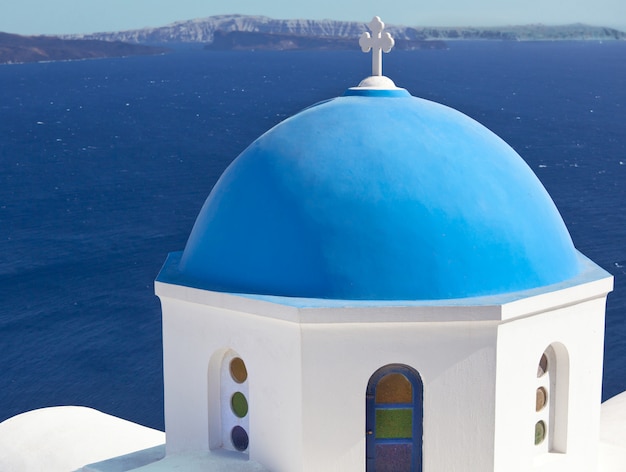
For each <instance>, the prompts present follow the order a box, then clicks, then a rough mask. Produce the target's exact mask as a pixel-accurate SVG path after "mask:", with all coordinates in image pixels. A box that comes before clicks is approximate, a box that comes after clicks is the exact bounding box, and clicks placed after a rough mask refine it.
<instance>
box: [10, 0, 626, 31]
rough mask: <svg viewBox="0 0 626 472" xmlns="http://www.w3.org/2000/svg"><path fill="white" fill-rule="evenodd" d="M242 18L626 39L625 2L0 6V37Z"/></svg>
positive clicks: (121, 1) (37, 0)
mask: <svg viewBox="0 0 626 472" xmlns="http://www.w3.org/2000/svg"><path fill="white" fill-rule="evenodd" d="M229 13H241V14H248V15H265V16H269V17H272V18H280V19H283V18H306V19H324V18H329V19H333V20H350V21H362V22H368V21H369V20H371V18H372V16H374V15H378V16H380V17H381V18H382V20H383V21H384V22H386V23H387V24H398V25H405V26H498V25H513V24H528V23H544V24H548V25H553V24H567V23H577V22H580V23H587V24H590V25H596V26H609V27H614V28H617V29H621V30H622V31H626V0H438V1H432V0H429V1H425V0H386V1H384V2H383V1H382V0H340V1H338V0H312V1H308V2H307V1H303V0H299V1H298V0H0V31H2V32H7V33H17V34H72V33H93V32H103V31H120V30H127V29H138V28H143V27H147V26H152V27H154V26H164V25H166V24H169V23H172V22H174V21H180V20H190V19H194V18H203V17H207V16H211V15H220V14H229Z"/></svg>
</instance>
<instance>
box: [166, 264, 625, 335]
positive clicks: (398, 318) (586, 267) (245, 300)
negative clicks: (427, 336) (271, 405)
mask: <svg viewBox="0 0 626 472" xmlns="http://www.w3.org/2000/svg"><path fill="white" fill-rule="evenodd" d="M580 262H581V265H582V267H583V269H582V270H581V272H580V274H579V275H577V276H576V277H573V278H572V279H569V280H566V281H564V282H562V283H559V284H555V285H550V286H546V287H540V288H537V289H532V290H525V291H521V292H513V293H507V294H502V295H495V296H486V297H473V298H465V299H453V300H416V301H387V300H372V301H366V300H322V299H306V298H292V297H279V296H267V295H254V294H234V293H222V292H214V291H211V290H203V289H199V288H192V287H187V286H184V285H176V284H171V283H167V282H161V281H156V282H155V292H156V294H157V295H158V296H159V297H161V298H170V299H176V300H181V301H185V302H189V303H197V304H200V305H208V306H214V307H217V308H221V309H226V310H232V311H235V312H244V313H249V314H255V315H258V316H264V317H268V318H273V319H277V320H283V321H288V322H294V323H307V324H308V323H384V322H390V323H397V322H404V323H407V322H435V323H441V322H475V321H484V322H494V321H508V320H512V319H515V318H519V317H526V316H531V315H534V314H537V313H541V312H545V311H549V310H554V309H558V308H561V307H565V306H570V305H575V304H578V303H582V302H584V301H587V300H592V299H598V298H602V297H606V295H607V294H608V293H609V292H610V291H611V290H612V289H613V276H612V275H610V274H609V273H608V272H606V271H604V269H602V268H601V267H599V266H598V265H596V264H595V263H593V262H592V261H590V260H589V259H587V258H586V257H585V256H583V255H582V254H580Z"/></svg>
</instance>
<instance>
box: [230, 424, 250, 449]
mask: <svg viewBox="0 0 626 472" xmlns="http://www.w3.org/2000/svg"><path fill="white" fill-rule="evenodd" d="M230 439H231V441H232V442H233V446H234V447H235V449H237V450H238V451H245V450H246V449H248V441H249V440H248V433H246V430H245V429H243V428H242V427H241V426H235V427H234V428H233V429H232V431H231V432H230Z"/></svg>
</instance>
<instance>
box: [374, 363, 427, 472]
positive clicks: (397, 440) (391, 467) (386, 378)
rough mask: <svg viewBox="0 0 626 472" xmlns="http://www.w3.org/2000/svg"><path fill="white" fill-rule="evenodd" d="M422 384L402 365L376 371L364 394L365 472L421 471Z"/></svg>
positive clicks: (415, 372) (391, 365)
mask: <svg viewBox="0 0 626 472" xmlns="http://www.w3.org/2000/svg"><path fill="white" fill-rule="evenodd" d="M423 390H424V388H423V385H422V380H421V378H420V376H419V374H418V373H417V371H416V370H415V369H413V368H411V367H409V366H406V365H402V364H390V365H387V366H385V367H382V368H380V369H378V370H377V371H376V372H375V373H374V374H373V375H372V376H371V377H370V380H369V383H368V385H367V392H366V428H365V430H366V470H367V472H421V470H422V419H423Z"/></svg>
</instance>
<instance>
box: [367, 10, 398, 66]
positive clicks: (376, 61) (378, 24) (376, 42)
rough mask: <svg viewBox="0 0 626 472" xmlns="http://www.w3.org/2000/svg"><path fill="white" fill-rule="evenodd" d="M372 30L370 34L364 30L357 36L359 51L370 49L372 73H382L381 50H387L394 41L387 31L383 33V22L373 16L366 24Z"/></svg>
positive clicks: (389, 49)
mask: <svg viewBox="0 0 626 472" xmlns="http://www.w3.org/2000/svg"><path fill="white" fill-rule="evenodd" d="M367 26H369V29H370V30H372V35H370V34H369V33H368V32H365V33H363V34H362V35H361V37H360V38H359V46H361V51H363V52H369V51H370V49H371V50H372V75H383V54H382V53H383V51H384V52H389V51H391V48H392V47H393V45H394V44H395V41H394V40H393V38H392V37H391V35H390V34H389V33H388V32H385V33H383V30H384V29H385V23H383V22H382V21H381V20H380V18H379V17H377V16H375V17H374V18H373V19H372V21H370V22H369V24H368V25H367Z"/></svg>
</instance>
